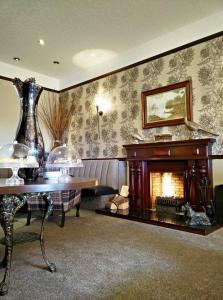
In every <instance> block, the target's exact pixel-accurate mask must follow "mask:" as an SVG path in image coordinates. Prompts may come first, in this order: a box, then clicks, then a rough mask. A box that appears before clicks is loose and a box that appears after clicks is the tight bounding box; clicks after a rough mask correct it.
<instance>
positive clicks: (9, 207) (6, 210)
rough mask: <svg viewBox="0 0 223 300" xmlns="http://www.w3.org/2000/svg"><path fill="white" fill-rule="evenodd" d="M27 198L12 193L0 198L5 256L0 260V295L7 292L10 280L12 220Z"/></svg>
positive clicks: (0, 217)
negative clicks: (0, 273)
mask: <svg viewBox="0 0 223 300" xmlns="http://www.w3.org/2000/svg"><path fill="white" fill-rule="evenodd" d="M26 200H27V198H26V196H25V195H24V197H17V196H14V195H5V196H3V197H2V198H1V199H0V221H1V226H2V229H3V231H4V234H5V256H4V258H3V260H2V262H1V267H4V268H5V274H4V278H3V280H2V282H1V283H0V295H5V294H7V293H8V288H9V282H10V270H11V260H12V251H13V222H14V217H15V214H16V212H17V210H18V209H19V208H21V207H22V206H23V205H24V204H25V202H26Z"/></svg>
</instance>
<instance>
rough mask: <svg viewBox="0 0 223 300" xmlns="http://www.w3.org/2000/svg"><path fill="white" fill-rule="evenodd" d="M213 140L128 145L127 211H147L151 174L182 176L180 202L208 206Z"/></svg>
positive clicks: (211, 190) (149, 198)
mask: <svg viewBox="0 0 223 300" xmlns="http://www.w3.org/2000/svg"><path fill="white" fill-rule="evenodd" d="M214 142H215V139H211V138H210V139H209V138H206V139H194V140H182V141H168V142H155V143H143V144H129V145H124V146H123V147H124V148H125V149H126V152H127V160H128V162H129V187H130V207H131V208H141V209H145V210H147V209H151V206H152V203H151V191H150V177H151V176H150V174H151V172H157V171H158V172H183V174H184V176H185V180H184V200H185V201H188V202H189V203H190V204H191V205H193V206H197V207H199V206H201V205H208V204H209V203H210V200H212V198H213V179H212V159H211V155H212V145H213V143H214Z"/></svg>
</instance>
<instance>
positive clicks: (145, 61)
mask: <svg viewBox="0 0 223 300" xmlns="http://www.w3.org/2000/svg"><path fill="white" fill-rule="evenodd" d="M222 35H223V31H219V32H217V33H214V34H211V35H209V36H206V37H204V38H201V39H198V40H196V41H193V42H190V43H187V44H185V45H182V46H179V47H176V48H174V49H171V50H168V51H165V52H162V53H160V54H157V55H154V56H151V57H149V58H146V59H143V60H140V61H138V62H136V63H133V64H130V65H127V66H125V67H122V68H119V69H117V70H114V71H111V72H108V73H105V74H103V75H100V76H97V77H94V78H92V79H88V80H86V81H83V82H81V83H77V84H74V85H72V86H69V87H67V88H65V89H62V90H60V93H63V92H66V91H68V90H71V89H74V88H77V87H79V86H82V85H85V84H88V83H91V82H93V81H96V80H99V79H102V78H104V77H107V76H111V75H113V74H116V73H119V72H122V71H126V70H128V69H130V68H134V67H137V66H139V65H142V64H144V63H147V62H150V61H152V60H155V59H158V58H161V57H163V56H167V55H170V54H173V53H175V52H177V51H181V50H184V49H186V48H189V47H193V46H195V45H197V44H201V43H204V42H207V41H209V40H212V39H215V38H217V37H219V36H222Z"/></svg>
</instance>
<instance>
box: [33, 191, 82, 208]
mask: <svg viewBox="0 0 223 300" xmlns="http://www.w3.org/2000/svg"><path fill="white" fill-rule="evenodd" d="M50 196H51V197H52V200H53V210H63V211H64V212H66V211H68V210H69V209H71V208H73V207H74V206H75V205H76V204H78V203H80V200H81V191H80V190H73V191H71V190H69V191H68V190H67V191H57V192H51V193H50ZM27 209H28V211H35V210H45V209H46V202H45V200H44V199H43V197H42V196H41V195H37V194H36V195H33V196H30V198H29V199H28V201H27Z"/></svg>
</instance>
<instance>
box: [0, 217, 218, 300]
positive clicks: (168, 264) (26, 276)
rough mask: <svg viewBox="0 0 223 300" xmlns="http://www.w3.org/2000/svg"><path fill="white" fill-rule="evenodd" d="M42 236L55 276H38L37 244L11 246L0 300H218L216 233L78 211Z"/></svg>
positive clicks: (31, 228) (35, 225)
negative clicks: (9, 271) (7, 282)
mask: <svg viewBox="0 0 223 300" xmlns="http://www.w3.org/2000/svg"><path fill="white" fill-rule="evenodd" d="M39 225H40V224H39V221H38V220H35V221H34V222H33V223H32V224H31V226H29V227H23V226H21V227H20V226H18V227H19V228H17V229H16V231H17V232H21V231H23V230H24V231H35V232H38V230H39ZM46 231H47V232H46V233H47V243H46V247H47V253H48V256H49V258H50V259H51V260H52V261H54V262H55V263H56V265H57V272H56V273H50V272H48V271H46V270H45V269H44V267H45V266H44V263H43V261H42V257H41V255H40V248H39V242H38V241H35V242H27V243H23V244H18V245H16V246H15V247H14V253H13V262H12V274H11V289H10V291H9V294H8V295H7V296H4V298H3V299H24V300H25V299H29V300H30V299H31V300H32V299H33V300H39V299H67V300H69V299H83V300H85V299H86V300H88V299H89V300H90V299H91V300H93V299H127V300H129V299H140V300H141V299H149V300H150V299H151V300H153V299H164V300H167V299H168V300H173V299H177V300H183V299H187V300H190V299H192V300H193V299H202V300H206V299H208V300H210V299H213V300H214V299H215V300H220V299H223V230H222V229H221V230H218V231H216V232H214V233H212V234H210V235H209V236H207V237H203V236H198V235H194V234H190V233H184V232H180V231H175V230H171V229H166V228H161V227H157V226H152V225H147V224H141V223H136V222H132V221H127V220H121V219H116V218H111V217H107V216H102V215H96V214H95V213H92V212H87V211H81V217H80V218H75V217H74V216H73V213H72V215H70V216H68V217H67V218H66V225H65V227H64V228H60V227H58V226H57V225H56V223H55V220H52V219H51V220H50V221H49V223H48V225H47V230H46ZM3 250H4V248H3V246H2V245H1V246H0V252H1V255H2V256H3ZM0 274H1V276H2V275H3V271H2V270H1V271H0Z"/></svg>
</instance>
